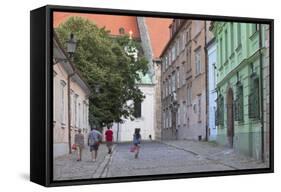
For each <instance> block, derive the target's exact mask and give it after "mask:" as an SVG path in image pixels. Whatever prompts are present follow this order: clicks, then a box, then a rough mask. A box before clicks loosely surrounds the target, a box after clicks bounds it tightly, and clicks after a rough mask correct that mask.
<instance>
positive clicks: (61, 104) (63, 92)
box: [53, 35, 90, 158]
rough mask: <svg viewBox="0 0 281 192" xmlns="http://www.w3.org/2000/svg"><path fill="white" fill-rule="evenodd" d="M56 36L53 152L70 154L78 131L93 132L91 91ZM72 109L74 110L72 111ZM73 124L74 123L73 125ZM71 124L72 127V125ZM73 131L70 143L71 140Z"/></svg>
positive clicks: (54, 46)
mask: <svg viewBox="0 0 281 192" xmlns="http://www.w3.org/2000/svg"><path fill="white" fill-rule="evenodd" d="M66 55H67V54H66V53H65V51H64V50H63V49H62V46H61V45H60V42H59V40H58V38H57V36H56V35H54V39H53V142H54V143H53V144H54V145H53V146H54V148H53V152H54V158H55V157H58V156H61V155H64V154H67V153H69V146H71V144H73V142H74V135H75V133H76V132H77V131H78V129H81V130H82V133H84V134H85V138H87V137H86V135H87V133H88V132H89V119H88V116H89V100H88V95H89V94H90V89H89V88H88V86H87V84H86V83H85V82H84V81H83V79H82V77H81V75H79V72H78V71H77V69H76V68H75V67H74V66H73V65H72V64H71V62H70V61H69V59H68V58H67V56H66ZM69 106H70V109H69ZM69 122H70V123H69ZM69 124H70V126H69ZM69 130H70V138H71V139H70V141H69Z"/></svg>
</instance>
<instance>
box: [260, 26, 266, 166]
mask: <svg viewBox="0 0 281 192" xmlns="http://www.w3.org/2000/svg"><path fill="white" fill-rule="evenodd" d="M261 49H262V28H261V24H259V56H260V91H261V101H260V105H261V159H262V161H263V162H264V160H265V158H264V111H263V110H264V106H263V102H264V100H263V60H262V59H263V58H262V51H261Z"/></svg>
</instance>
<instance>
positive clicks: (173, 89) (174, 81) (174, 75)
mask: <svg viewBox="0 0 281 192" xmlns="http://www.w3.org/2000/svg"><path fill="white" fill-rule="evenodd" d="M174 91H176V73H175V72H173V74H172V92H174Z"/></svg>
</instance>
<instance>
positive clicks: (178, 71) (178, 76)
mask: <svg viewBox="0 0 281 192" xmlns="http://www.w3.org/2000/svg"><path fill="white" fill-rule="evenodd" d="M179 87H180V68H179V67H178V68H177V88H179Z"/></svg>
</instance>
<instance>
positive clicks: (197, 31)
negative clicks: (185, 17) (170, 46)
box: [195, 21, 200, 35]
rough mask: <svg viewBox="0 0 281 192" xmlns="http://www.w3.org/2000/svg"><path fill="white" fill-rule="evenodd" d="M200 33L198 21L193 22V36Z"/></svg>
mask: <svg viewBox="0 0 281 192" xmlns="http://www.w3.org/2000/svg"><path fill="white" fill-rule="evenodd" d="M199 32H200V21H195V35H197V33H199Z"/></svg>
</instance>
